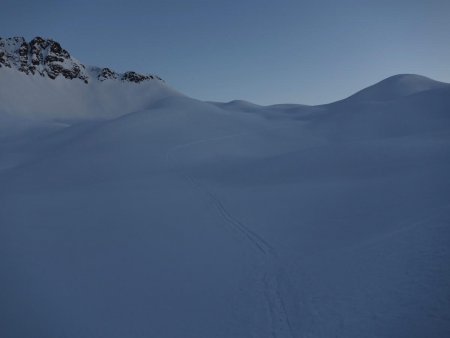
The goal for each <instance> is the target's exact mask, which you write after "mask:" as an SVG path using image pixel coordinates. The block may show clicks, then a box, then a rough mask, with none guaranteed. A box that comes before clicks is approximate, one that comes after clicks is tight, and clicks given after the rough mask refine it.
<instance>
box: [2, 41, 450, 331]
mask: <svg viewBox="0 0 450 338" xmlns="http://www.w3.org/2000/svg"><path fill="white" fill-rule="evenodd" d="M0 41H1V43H2V44H1V45H0V60H1V61H0V64H1V67H0V250H1V252H0V276H1V278H0V336H1V337H5V338H12V337H36V338H40V337H74V338H75V337H77V338H79V337H96V338H97V337H108V338H112V337H195V338H198V337H218V338H219V337H258V338H259V337H271V338H274V337H277V338H282V337H291V338H292V337H345V338H348V337H358V338H359V337H448V336H450V287H449V284H450V264H448V263H449V261H450V245H449V243H450V176H449V175H448V173H449V172H450V85H449V84H446V83H442V82H437V81H434V80H431V79H429V78H426V77H423V76H418V75H396V76H393V77H390V78H388V79H386V80H383V81H381V82H379V83H377V84H375V85H373V86H371V87H368V88H366V89H363V90H362V91H360V92H358V93H356V94H355V95H352V96H351V97H349V98H346V99H344V100H341V101H338V102H335V103H331V104H326V105H320V106H304V105H294V104H279V105H274V106H259V105H256V104H252V103H249V102H245V101H232V102H229V103H217V102H216V103H213V102H202V101H199V100H195V99H193V98H189V97H187V96H185V95H182V94H180V93H178V92H177V91H175V90H173V89H171V88H170V87H169V86H168V85H167V84H166V83H164V82H163V81H161V80H160V79H158V78H157V77H155V76H153V78H151V77H150V76H147V78H145V79H142V80H139V81H134V80H131V79H132V78H136V79H141V77H140V76H139V75H137V74H134V73H126V74H129V75H126V74H125V75H124V74H116V73H115V72H113V71H111V70H105V68H94V67H85V66H82V64H81V63H79V62H78V61H76V60H75V59H73V58H72V57H70V56H69V53H68V52H66V51H64V50H63V49H62V47H60V46H59V44H57V43H56V42H53V41H51V40H44V39H40V40H39V39H34V40H33V41H35V42H34V43H33V42H31V43H26V42H25V41H24V40H21V39H20V38H18V39H17V38H13V39H2V40H0ZM36 41H37V42H36ZM24 43H25V44H27V47H22V46H24ZM35 45H36V46H40V47H39V48H40V51H39V52H37V51H36V48H37V47H33V46H35ZM44 46H45V47H44ZM25 51H26V53H25ZM25 54H26V55H27V57H26V58H25V57H24V56H23V55H25ZM35 55H38V56H35ZM49 55H50V56H51V57H50V58H47V57H48V56H49ZM5 56H6V57H5ZM54 57H55V58H56V59H57V60H55V59H54ZM58 58H61V59H63V61H61V60H59V59H58ZM30 60H31V61H30ZM33 60H40V61H39V62H40V63H39V64H37V63H36V64H35V63H33V62H34V61H33ZM45 60H47V61H45ZM51 64H53V65H58V66H60V67H61V68H59V67H55V66H50V65H51ZM33 67H34V68H33ZM78 69H79V72H78ZM49 74H52V75H49ZM130 74H131V75H130Z"/></svg>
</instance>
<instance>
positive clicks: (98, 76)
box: [0, 37, 162, 83]
mask: <svg viewBox="0 0 450 338" xmlns="http://www.w3.org/2000/svg"><path fill="white" fill-rule="evenodd" d="M1 67H8V68H14V69H16V70H18V71H20V72H23V73H25V74H29V75H41V76H44V77H49V78H51V79H56V78H57V77H59V76H62V77H64V78H66V79H79V80H82V81H83V82H85V83H88V82H89V81H90V80H92V79H95V80H99V81H102V82H103V81H107V80H120V81H125V82H134V83H140V82H142V81H149V80H159V81H162V79H161V78H160V77H158V76H155V75H142V74H138V73H136V72H126V73H124V74H119V73H116V72H114V71H113V70H111V69H109V68H98V67H91V68H89V69H88V68H86V67H85V66H84V65H83V64H82V63H80V62H79V61H78V60H76V59H75V58H73V57H72V56H71V55H70V54H69V52H68V51H67V50H65V49H64V48H62V47H61V45H60V44H59V43H58V42H56V41H54V40H52V39H43V38H41V37H35V38H34V39H32V40H31V41H30V42H27V41H26V40H25V39H24V38H23V37H13V38H0V68H1Z"/></svg>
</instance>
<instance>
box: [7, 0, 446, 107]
mask: <svg viewBox="0 0 450 338" xmlns="http://www.w3.org/2000/svg"><path fill="white" fill-rule="evenodd" d="M0 9H1V10H0V36H1V37H10V36H24V37H26V38H27V39H31V38H33V37H34V36H42V37H48V38H53V39H55V40H57V41H59V42H60V43H61V45H62V46H63V47H64V48H66V49H67V50H68V51H69V52H70V53H71V54H72V55H73V56H74V57H76V58H77V59H79V60H80V61H81V62H82V63H84V64H90V65H98V66H105V67H110V68H113V69H115V70H117V71H126V70H135V71H138V72H143V73H155V74H158V75H160V76H161V77H163V78H164V79H165V80H166V81H167V82H168V83H169V84H170V85H171V86H172V87H174V88H176V89H177V90H179V91H181V92H183V93H185V94H187V95H190V96H193V97H195V98H198V99H202V100H211V101H230V100H233V99H245V100H249V101H252V102H255V103H259V104H275V103H304V104H320V103H327V102H331V101H335V100H338V99H342V98H344V97H346V96H349V95H351V94H352V93H354V92H355V91H358V90H359V89H362V88H363V87H366V86H368V85H371V84H373V83H375V82H377V81H380V80H382V79H384V78H386V77H388V76H391V75H395V74H399V73H415V74H421V75H425V76H428V77H431V78H434V79H436V80H440V81H445V82H450V1H448V0H409V1H406V0H399V1H395V0H391V1H385V0H378V1H375V0H374V1H365V0H340V1H330V0H328V1H324V0H320V1H319V0H317V1H293V0H292V1H290V0H278V1H275V0H272V1H265V0H259V1H257V0H240V1H239V2H237V1H236V2H233V1H229V0H228V1H225V0H209V1H205V0H197V1H190V0H184V1H183V0H156V1H137V0H128V1H106V0H100V1H95V0H91V1H87V0H81V1H56V0H41V1H22V0H2V3H1V4H0Z"/></svg>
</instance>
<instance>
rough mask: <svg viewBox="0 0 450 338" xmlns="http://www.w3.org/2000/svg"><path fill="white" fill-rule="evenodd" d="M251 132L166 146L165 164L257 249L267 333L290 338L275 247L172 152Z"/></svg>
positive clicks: (290, 332)
mask: <svg viewBox="0 0 450 338" xmlns="http://www.w3.org/2000/svg"><path fill="white" fill-rule="evenodd" d="M276 129H279V128H276ZM251 133H252V132H246V133H244V132H243V133H236V134H230V135H225V136H220V137H213V138H207V139H201V140H196V141H192V142H188V143H184V144H180V145H177V146H175V147H172V148H171V149H169V151H168V152H167V153H166V159H167V161H168V162H169V164H172V165H173V167H174V168H175V169H178V170H177V172H178V173H179V174H180V176H182V177H183V178H184V179H185V180H186V181H188V182H189V183H190V184H191V185H192V186H194V187H195V188H196V189H197V190H199V191H200V192H201V193H203V194H204V195H206V197H207V198H208V200H209V201H210V202H211V203H212V204H213V206H214V208H215V209H216V211H217V213H218V215H219V216H220V217H221V218H222V219H223V220H224V221H225V223H226V224H228V225H229V227H230V228H231V229H232V230H234V231H236V232H238V234H239V235H240V236H241V237H242V238H243V239H244V240H245V241H246V242H247V243H248V244H249V246H250V247H251V248H252V249H253V250H255V251H256V252H257V253H258V255H259V257H260V258H261V259H262V260H263V267H262V269H263V272H262V277H261V278H260V279H261V284H262V287H263V290H262V293H263V297H264V300H265V303H266V306H267V312H268V317H269V318H268V320H269V325H270V337H272V338H294V337H296V335H295V334H294V329H293V326H292V325H291V322H290V320H289V313H288V310H287V307H286V304H285V301H284V299H283V296H282V294H281V290H280V289H281V284H282V279H281V277H282V276H281V271H282V265H281V264H280V261H279V260H278V254H277V251H276V250H275V248H274V247H272V246H271V245H270V244H269V243H268V242H267V241H266V240H265V239H264V238H262V236H261V235H259V234H258V233H256V232H255V231H253V230H251V229H250V228H249V227H248V226H247V225H246V224H245V223H244V222H242V221H240V220H239V219H237V218H236V217H235V216H233V215H232V214H231V213H230V211H229V210H228V209H227V208H226V207H225V205H224V204H223V202H222V201H221V200H220V198H219V197H218V196H217V195H215V194H214V193H213V192H212V191H211V190H209V189H208V188H207V187H205V186H204V185H203V184H201V183H200V181H199V180H197V179H196V178H195V177H194V176H192V175H189V174H187V173H186V172H183V170H182V169H180V165H179V163H178V161H177V159H176V156H175V153H176V152H177V151H179V150H181V149H186V148H189V147H192V146H195V145H198V144H203V143H208V142H213V141H218V140H224V139H229V138H232V137H237V136H242V135H247V134H251Z"/></svg>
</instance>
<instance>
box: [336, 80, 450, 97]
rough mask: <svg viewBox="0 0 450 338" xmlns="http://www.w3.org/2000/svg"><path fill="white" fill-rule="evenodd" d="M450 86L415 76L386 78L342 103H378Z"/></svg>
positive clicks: (449, 85)
mask: <svg viewBox="0 0 450 338" xmlns="http://www.w3.org/2000/svg"><path fill="white" fill-rule="evenodd" d="M449 87H450V84H448V83H444V82H439V81H436V80H432V79H430V78H428V77H425V76H421V75H415V74H399V75H394V76H391V77H388V78H387V79H384V80H382V81H380V82H378V83H376V84H374V85H372V86H370V87H367V88H365V89H363V90H360V91H359V92H357V93H355V94H353V95H351V96H350V97H348V98H347V99H345V100H344V101H351V102H379V101H389V100H393V99H398V98H401V97H404V96H408V95H412V94H416V93H419V92H423V91H427V90H432V89H440V88H449Z"/></svg>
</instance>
